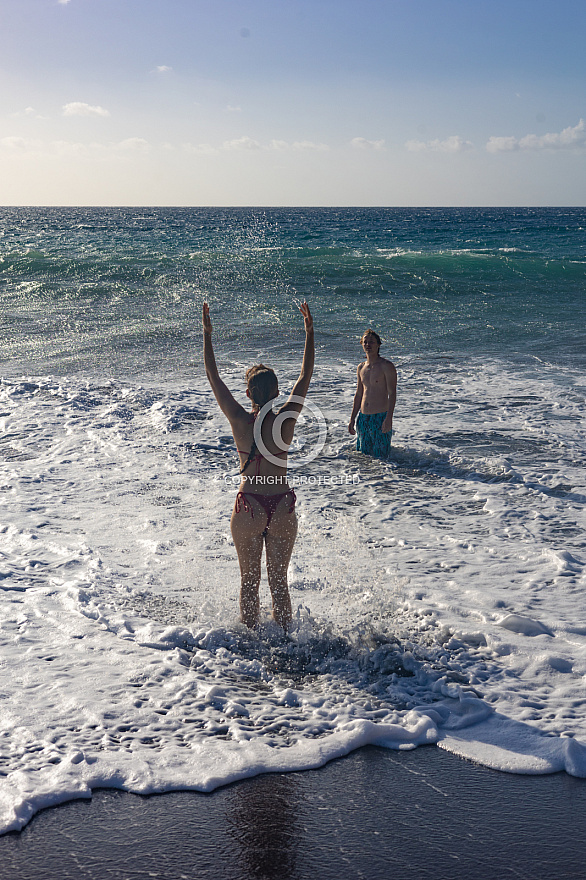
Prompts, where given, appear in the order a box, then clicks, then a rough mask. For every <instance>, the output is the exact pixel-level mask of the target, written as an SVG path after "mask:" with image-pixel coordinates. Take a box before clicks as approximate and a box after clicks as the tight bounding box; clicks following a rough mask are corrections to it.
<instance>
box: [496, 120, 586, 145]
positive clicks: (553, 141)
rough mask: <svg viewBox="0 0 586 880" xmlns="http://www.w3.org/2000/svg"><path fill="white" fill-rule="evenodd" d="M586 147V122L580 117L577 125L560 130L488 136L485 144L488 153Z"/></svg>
mask: <svg viewBox="0 0 586 880" xmlns="http://www.w3.org/2000/svg"><path fill="white" fill-rule="evenodd" d="M585 147H586V123H585V122H584V120H583V119H580V121H579V122H578V124H577V125H573V126H568V128H564V129H563V130H562V131H560V132H552V131H550V132H548V133H547V134H542V135H537V134H527V135H525V137H522V138H520V139H517V138H516V137H512V136H511V137H490V138H489V139H488V143H487V144H486V149H487V150H488V152H489V153H511V152H514V151H516V150H580V149H584V148H585Z"/></svg>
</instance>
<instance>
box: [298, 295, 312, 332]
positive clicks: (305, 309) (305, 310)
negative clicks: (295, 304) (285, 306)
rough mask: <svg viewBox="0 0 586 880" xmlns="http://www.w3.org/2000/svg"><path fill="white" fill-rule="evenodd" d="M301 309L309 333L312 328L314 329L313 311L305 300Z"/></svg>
mask: <svg viewBox="0 0 586 880" xmlns="http://www.w3.org/2000/svg"><path fill="white" fill-rule="evenodd" d="M299 311H300V312H301V314H302V315H303V321H304V323H305V332H306V333H309V331H310V330H313V318H312V317H311V312H310V311H309V306H308V305H307V303H306V302H305V300H303V302H302V303H301V305H300V306H299Z"/></svg>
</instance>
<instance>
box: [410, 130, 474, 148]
mask: <svg viewBox="0 0 586 880" xmlns="http://www.w3.org/2000/svg"><path fill="white" fill-rule="evenodd" d="M405 147H406V148H407V149H408V150H409V152H410V153H423V152H426V151H428V150H429V151H430V152H432V153H464V152H466V151H467V150H473V149H474V144H473V143H472V142H471V141H465V140H464V138H461V137H460V135H458V134H453V135H451V136H450V137H448V138H446V139H445V140H443V141H440V140H439V139H438V138H436V139H435V140H432V141H417V140H414V141H407V143H406V144H405Z"/></svg>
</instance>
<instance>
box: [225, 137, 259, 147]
mask: <svg viewBox="0 0 586 880" xmlns="http://www.w3.org/2000/svg"><path fill="white" fill-rule="evenodd" d="M222 149H223V150H260V144H259V142H258V141H255V140H254V139H253V138H250V137H246V136H244V137H241V138H236V139H235V140H233V141H224V143H223V144H222Z"/></svg>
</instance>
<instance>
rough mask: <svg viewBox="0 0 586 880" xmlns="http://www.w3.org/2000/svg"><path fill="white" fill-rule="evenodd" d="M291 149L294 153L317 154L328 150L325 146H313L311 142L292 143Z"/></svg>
mask: <svg viewBox="0 0 586 880" xmlns="http://www.w3.org/2000/svg"><path fill="white" fill-rule="evenodd" d="M291 149H292V150H295V151H296V152H318V153H325V152H327V151H328V150H329V149H330V148H329V147H328V145H327V144H314V142H313V141H294V142H293V143H292V144H291Z"/></svg>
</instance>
